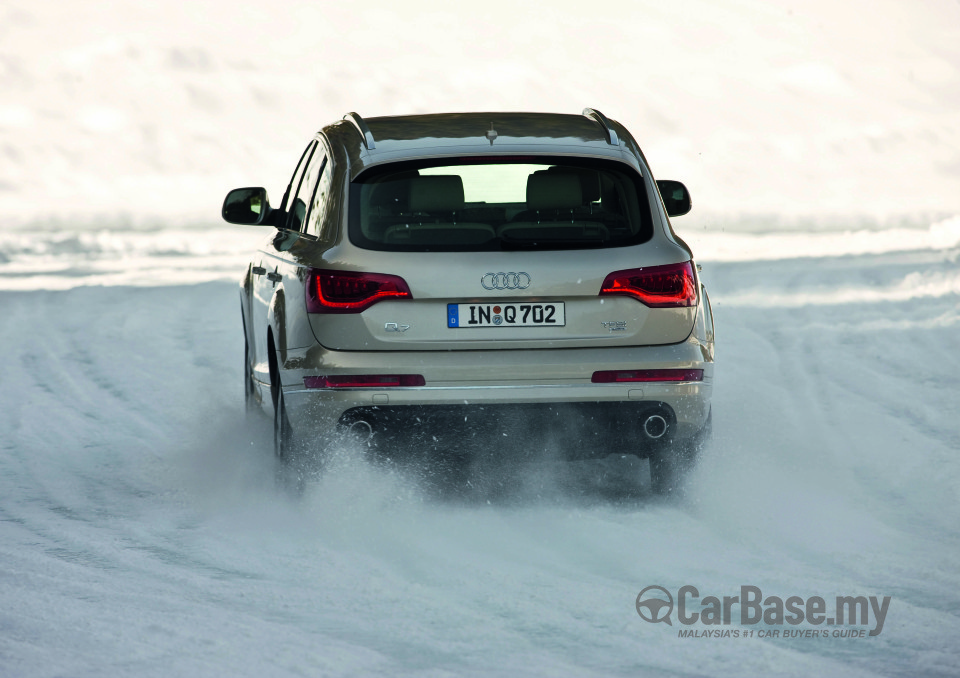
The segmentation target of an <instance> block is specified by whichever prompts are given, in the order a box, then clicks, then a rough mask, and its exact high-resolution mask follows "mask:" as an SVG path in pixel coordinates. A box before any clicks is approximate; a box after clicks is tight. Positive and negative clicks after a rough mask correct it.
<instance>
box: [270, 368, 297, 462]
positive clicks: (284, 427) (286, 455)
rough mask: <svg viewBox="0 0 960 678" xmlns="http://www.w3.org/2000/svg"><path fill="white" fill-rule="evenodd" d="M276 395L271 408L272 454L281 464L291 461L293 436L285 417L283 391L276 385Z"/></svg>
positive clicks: (285, 406)
mask: <svg viewBox="0 0 960 678" xmlns="http://www.w3.org/2000/svg"><path fill="white" fill-rule="evenodd" d="M276 389H277V395H276V398H275V399H274V402H275V405H274V408H273V452H274V454H275V455H276V456H277V459H279V460H280V461H282V462H289V461H290V460H291V459H293V449H294V435H293V427H291V426H290V417H289V416H287V405H286V402H285V401H284V398H283V389H282V388H281V387H280V386H279V385H277V386H276Z"/></svg>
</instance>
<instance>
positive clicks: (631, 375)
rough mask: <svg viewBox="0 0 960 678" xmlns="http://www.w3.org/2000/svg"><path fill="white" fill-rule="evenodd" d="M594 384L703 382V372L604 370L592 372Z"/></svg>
mask: <svg viewBox="0 0 960 678" xmlns="http://www.w3.org/2000/svg"><path fill="white" fill-rule="evenodd" d="M590 381H592V382H593V383H594V384H613V383H617V382H621V381H703V370H684V369H679V370H677V369H667V370H604V371H601V372H594V373H593V377H592V378H591V379H590Z"/></svg>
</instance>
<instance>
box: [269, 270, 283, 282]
mask: <svg viewBox="0 0 960 678" xmlns="http://www.w3.org/2000/svg"><path fill="white" fill-rule="evenodd" d="M267 280H272V281H273V282H280V281H281V280H283V276H282V275H280V274H279V273H274V272H273V271H270V272H269V273H267Z"/></svg>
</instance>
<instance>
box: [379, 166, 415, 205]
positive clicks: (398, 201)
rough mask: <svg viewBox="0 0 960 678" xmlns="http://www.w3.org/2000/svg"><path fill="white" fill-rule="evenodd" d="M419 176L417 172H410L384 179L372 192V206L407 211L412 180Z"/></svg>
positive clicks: (399, 173) (398, 173)
mask: <svg viewBox="0 0 960 678" xmlns="http://www.w3.org/2000/svg"><path fill="white" fill-rule="evenodd" d="M417 174H418V172H417V170H410V171H407V172H396V173H395V174H391V175H389V176H387V177H384V178H383V179H382V180H381V181H378V182H377V183H375V184H374V185H373V190H372V191H371V192H370V205H372V206H373V207H392V208H395V209H402V210H405V209H407V202H408V201H409V198H410V179H411V178H413V177H415V176H417Z"/></svg>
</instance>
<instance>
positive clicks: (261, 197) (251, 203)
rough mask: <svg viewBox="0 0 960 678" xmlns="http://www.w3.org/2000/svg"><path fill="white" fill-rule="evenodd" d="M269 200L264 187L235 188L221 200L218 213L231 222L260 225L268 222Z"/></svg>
mask: <svg viewBox="0 0 960 678" xmlns="http://www.w3.org/2000/svg"><path fill="white" fill-rule="evenodd" d="M271 211H272V210H271V209H270V200H269V199H268V198H267V189H265V188H235V189H233V190H232V191H230V192H229V193H227V197H226V198H224V200H223V209H221V210H220V213H221V214H222V215H223V219H224V221H226V222H228V223H231V224H243V225H246V226H260V225H262V224H266V223H268V221H267V219H268V217H269V216H270V212H271Z"/></svg>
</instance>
